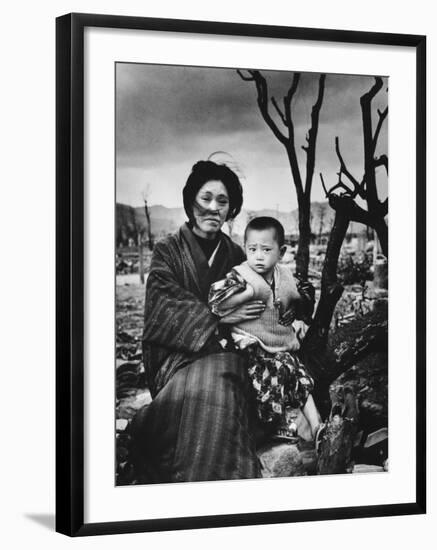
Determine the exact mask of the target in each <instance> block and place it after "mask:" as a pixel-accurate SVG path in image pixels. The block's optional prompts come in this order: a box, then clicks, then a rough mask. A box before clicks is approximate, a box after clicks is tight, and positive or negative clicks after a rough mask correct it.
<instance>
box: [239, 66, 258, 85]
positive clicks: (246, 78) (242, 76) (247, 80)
mask: <svg viewBox="0 0 437 550" xmlns="http://www.w3.org/2000/svg"><path fill="white" fill-rule="evenodd" d="M247 70H248V72H249V74H252V73H251V71H250V70H249V69H247ZM237 73H238V74H239V75H240V76H241V78H242V79H243V80H245V81H246V82H253V81H254V80H255V79H254V78H253V76H244V74H243V73H242V71H240V69H237Z"/></svg>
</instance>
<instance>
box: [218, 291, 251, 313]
mask: <svg viewBox="0 0 437 550" xmlns="http://www.w3.org/2000/svg"><path fill="white" fill-rule="evenodd" d="M253 295H254V290H253V288H252V287H251V286H250V285H247V287H246V288H245V289H244V290H242V291H240V292H238V293H237V294H234V295H233V296H230V297H229V298H226V300H224V301H223V302H222V303H221V304H220V309H221V310H224V311H226V310H229V309H234V308H236V307H238V306H241V305H242V304H244V303H245V302H249V301H250V300H251V299H252V298H253Z"/></svg>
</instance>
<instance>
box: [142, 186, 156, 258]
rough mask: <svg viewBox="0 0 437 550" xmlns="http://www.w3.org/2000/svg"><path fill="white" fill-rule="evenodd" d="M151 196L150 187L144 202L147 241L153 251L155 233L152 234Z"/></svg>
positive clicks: (144, 193) (147, 189)
mask: <svg viewBox="0 0 437 550" xmlns="http://www.w3.org/2000/svg"><path fill="white" fill-rule="evenodd" d="M148 194H149V186H147V188H146V190H145V191H143V201H144V213H145V214H146V230H147V239H148V243H149V250H153V244H154V241H153V233H152V222H151V220H150V212H149V205H148V202H147V196H148Z"/></svg>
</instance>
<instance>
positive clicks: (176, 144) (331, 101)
mask: <svg viewBox="0 0 437 550" xmlns="http://www.w3.org/2000/svg"><path fill="white" fill-rule="evenodd" d="M263 74H264V76H265V77H266V78H267V81H268V83H269V94H270V95H274V96H275V97H276V98H277V100H278V102H279V103H280V104H281V102H282V98H283V96H284V95H285V94H286V93H287V90H288V89H289V87H290V84H291V80H292V76H293V75H292V73H289V72H281V71H263ZM318 77H319V75H318V74H311V73H304V74H302V77H301V80H300V84H299V88H298V92H297V93H296V95H295V97H294V99H293V102H292V112H293V118H294V122H295V132H296V144H297V146H298V155H299V159H300V161H301V166H302V170H301V173H302V176H303V178H304V177H305V171H304V166H305V160H306V154H305V153H304V151H303V150H302V149H301V145H304V144H305V134H306V132H307V131H308V128H309V123H310V112H311V107H312V105H313V103H314V101H315V99H316V95H317V85H318ZM373 82H374V79H373V77H368V76H345V75H332V74H331V75H328V76H327V79H326V88H325V96H324V102H323V105H322V110H321V113H320V126H319V136H318V141H317V153H316V169H315V173H314V180H313V193H312V200H324V194H323V190H322V188H321V184H320V178H319V175H318V174H319V172H322V173H323V175H324V178H325V181H327V182H331V183H334V182H335V181H336V171H338V160H337V157H336V154H335V150H334V138H335V136H339V139H340V147H341V150H342V153H343V157H344V159H345V161H346V163H347V165H348V168H349V170H350V171H351V172H352V173H353V174H354V175H355V176H356V177H357V178H358V179H361V177H362V173H363V149H362V147H363V145H362V141H363V138H362V127H361V110H360V102H359V99H360V96H361V95H362V94H363V93H364V92H366V91H367V90H369V89H370V87H371V86H372V84H373ZM386 89H387V86H384V87H383V89H382V90H381V91H380V92H379V94H378V96H377V97H376V99H375V100H374V104H373V105H374V109H375V116H376V108H384V107H385V106H386V105H387V100H388V95H387V92H386ZM271 113H272V116H273V117H274V118H275V119H276V121H277V123H278V125H279V126H280V125H281V123H280V121H279V120H278V119H277V118H276V113H275V112H274V109H273V107H272V106H271ZM378 150H379V152H387V131H386V123H385V124H384V129H383V131H382V132H381V135H380V140H379V146H378ZM216 151H223V152H225V153H226V155H218V156H216V158H218V159H219V160H220V159H224V160H226V161H228V162H233V163H234V166H237V167H238V170H239V173H240V175H241V177H242V183H243V187H244V208H246V209H249V210H259V209H261V208H279V210H283V211H286V210H290V209H294V208H295V207H296V204H297V203H296V195H295V191H294V187H293V184H292V180H291V174H290V167H289V164H288V160H287V157H286V154H285V149H284V147H283V145H282V144H281V143H280V142H279V141H278V140H277V139H276V138H275V136H274V135H273V134H272V132H271V130H270V129H269V128H268V127H267V125H266V123H265V121H264V120H263V118H262V116H261V114H260V112H259V110H258V106H257V103H256V90H255V85H254V83H253V82H245V81H243V80H242V79H241V78H240V77H239V76H238V74H237V72H236V71H235V69H216V68H198V67H177V66H165V65H147V64H131V63H117V66H116V178H117V181H116V186H117V202H121V203H125V204H130V205H133V206H139V205H141V204H142V201H143V199H142V194H143V192H144V191H146V190H147V194H148V199H149V204H151V205H153V204H162V205H164V206H168V207H175V206H181V202H182V201H181V196H182V188H183V186H184V184H185V181H186V179H187V177H188V175H189V173H190V170H191V167H192V166H193V164H195V163H196V162H197V161H198V160H201V159H207V158H208V157H209V156H210V155H211V154H212V153H214V152H216ZM383 181H384V177H383V172H382V173H381V182H383ZM385 194H386V186H385V184H384V183H382V196H384V195H385Z"/></svg>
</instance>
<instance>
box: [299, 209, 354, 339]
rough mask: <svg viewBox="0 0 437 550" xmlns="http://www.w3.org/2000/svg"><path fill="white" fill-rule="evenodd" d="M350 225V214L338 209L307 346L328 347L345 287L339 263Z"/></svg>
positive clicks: (307, 337)
mask: <svg viewBox="0 0 437 550" xmlns="http://www.w3.org/2000/svg"><path fill="white" fill-rule="evenodd" d="M348 226H349V216H348V215H347V214H346V213H344V212H342V211H341V209H338V210H336V212H335V219H334V225H333V227H332V231H331V235H330V237H329V242H328V247H327V249H326V256H325V261H324V265H323V271H322V285H321V293H320V299H319V303H318V305H317V310H316V314H315V315H314V319H313V322H312V324H311V326H310V328H309V330H308V333H307V336H306V338H305V341H304V344H305V346H306V347H308V346H309V345H310V346H311V347H313V346H314V345H317V346H321V347H322V349H325V348H326V344H327V339H328V332H329V327H330V324H331V319H332V315H333V313H334V309H335V306H336V305H337V302H338V300H339V299H340V297H341V295H342V294H343V287H342V285H341V284H340V283H339V282H338V280H337V264H338V258H339V256H340V250H341V246H342V244H343V240H344V238H345V235H346V231H347V228H348Z"/></svg>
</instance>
